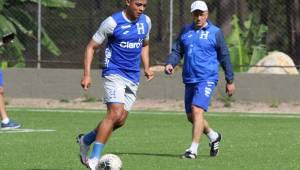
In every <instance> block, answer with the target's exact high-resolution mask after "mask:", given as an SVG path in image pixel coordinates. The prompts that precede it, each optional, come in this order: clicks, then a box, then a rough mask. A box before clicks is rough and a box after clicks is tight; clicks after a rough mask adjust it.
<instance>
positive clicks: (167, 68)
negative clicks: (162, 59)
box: [165, 64, 174, 74]
mask: <svg viewBox="0 0 300 170" xmlns="http://www.w3.org/2000/svg"><path fill="white" fill-rule="evenodd" d="M165 73H166V74H173V73H174V68H173V66H172V65H171V64H167V65H166V66H165Z"/></svg>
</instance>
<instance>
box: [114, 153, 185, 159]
mask: <svg viewBox="0 0 300 170" xmlns="http://www.w3.org/2000/svg"><path fill="white" fill-rule="evenodd" d="M113 154H116V155H139V156H158V157H171V158H180V157H181V155H177V154H162V153H136V152H113Z"/></svg>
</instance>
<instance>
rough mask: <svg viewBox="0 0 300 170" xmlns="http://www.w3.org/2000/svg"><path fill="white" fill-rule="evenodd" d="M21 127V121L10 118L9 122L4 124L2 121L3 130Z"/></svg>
mask: <svg viewBox="0 0 300 170" xmlns="http://www.w3.org/2000/svg"><path fill="white" fill-rule="evenodd" d="M20 127H21V124H20V123H17V122H14V121H12V120H10V121H9V122H8V123H6V124H4V123H1V129H2V130H9V129H18V128H20Z"/></svg>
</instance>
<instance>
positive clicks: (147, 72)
mask: <svg viewBox="0 0 300 170" xmlns="http://www.w3.org/2000/svg"><path fill="white" fill-rule="evenodd" d="M141 55H142V63H143V66H144V73H145V76H146V77H147V79H148V80H152V79H153V78H154V73H153V71H151V70H150V58H149V41H148V40H145V41H144V43H143V47H142V54H141Z"/></svg>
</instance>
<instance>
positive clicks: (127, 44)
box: [120, 39, 143, 49]
mask: <svg viewBox="0 0 300 170" xmlns="http://www.w3.org/2000/svg"><path fill="white" fill-rule="evenodd" d="M142 45H143V39H139V41H138V42H129V41H127V42H125V41H123V42H121V43H120V47H122V48H129V49H133V48H140V47H141V46H142Z"/></svg>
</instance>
